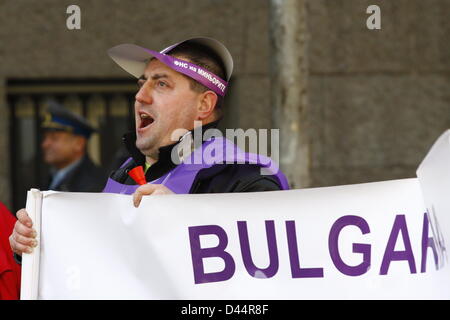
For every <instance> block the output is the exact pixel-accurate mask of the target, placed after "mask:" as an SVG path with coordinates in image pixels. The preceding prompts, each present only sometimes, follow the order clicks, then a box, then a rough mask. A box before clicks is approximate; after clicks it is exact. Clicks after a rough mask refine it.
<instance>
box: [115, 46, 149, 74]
mask: <svg viewBox="0 0 450 320" xmlns="http://www.w3.org/2000/svg"><path fill="white" fill-rule="evenodd" d="M108 55H109V56H110V57H111V59H113V60H114V62H115V63H117V64H118V65H119V66H120V67H121V68H122V69H124V70H125V71H127V72H128V73H130V74H131V75H133V76H135V77H136V78H139V77H140V76H142V75H143V74H144V70H145V66H146V64H147V61H148V60H149V59H150V58H151V57H153V55H152V54H150V53H149V52H148V51H147V50H146V49H145V48H143V47H140V46H137V45H135V44H129V43H124V44H119V45H118V46H115V47H112V48H110V49H109V50H108Z"/></svg>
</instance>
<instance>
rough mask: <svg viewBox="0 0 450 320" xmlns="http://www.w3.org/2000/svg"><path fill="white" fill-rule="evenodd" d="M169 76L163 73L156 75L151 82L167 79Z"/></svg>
mask: <svg viewBox="0 0 450 320" xmlns="http://www.w3.org/2000/svg"><path fill="white" fill-rule="evenodd" d="M168 77H169V76H168V75H167V74H165V73H157V74H154V75H153V76H152V80H158V79H161V78H168Z"/></svg>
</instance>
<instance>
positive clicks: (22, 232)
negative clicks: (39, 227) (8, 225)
mask: <svg viewBox="0 0 450 320" xmlns="http://www.w3.org/2000/svg"><path fill="white" fill-rule="evenodd" d="M16 216H17V221H16V224H15V225H14V230H13V233H12V234H11V236H10V237H9V244H10V245H11V249H12V251H14V252H15V253H17V254H19V255H22V253H24V252H25V253H32V252H33V248H35V247H36V246H37V240H36V236H37V233H36V230H34V229H33V222H32V221H31V218H30V217H29V216H28V213H27V211H26V210H25V209H20V210H19V211H17V214H16Z"/></svg>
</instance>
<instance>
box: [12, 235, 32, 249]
mask: <svg viewBox="0 0 450 320" xmlns="http://www.w3.org/2000/svg"><path fill="white" fill-rule="evenodd" d="M11 236H12V240H15V242H17V243H18V244H22V245H24V246H28V247H36V246H37V240H35V239H33V238H28V237H24V236H21V235H20V234H18V233H13V234H12V235H11Z"/></svg>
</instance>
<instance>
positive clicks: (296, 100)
mask: <svg viewBox="0 0 450 320" xmlns="http://www.w3.org/2000/svg"><path fill="white" fill-rule="evenodd" d="M307 1H308V0H270V40H271V58H270V59H271V80H272V81H271V103H272V118H273V127H274V128H279V129H280V165H281V168H282V170H283V172H284V173H285V174H286V176H287V178H288V180H289V182H290V184H291V187H293V188H301V187H307V186H309V185H310V145H309V139H308V131H309V130H308V123H307V106H308V99H307V83H308V55H307V53H308V52H307V46H308V28H307V21H306V18H307V13H306V2H307Z"/></svg>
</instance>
